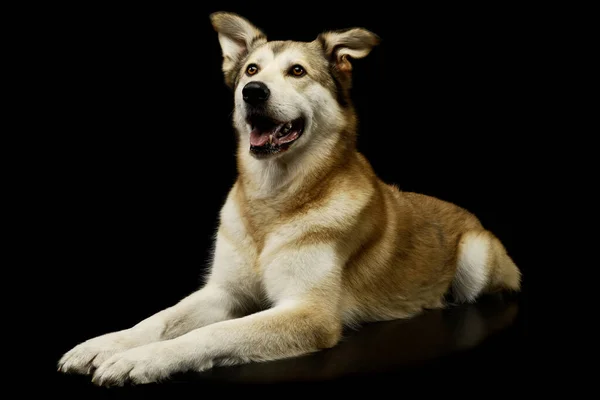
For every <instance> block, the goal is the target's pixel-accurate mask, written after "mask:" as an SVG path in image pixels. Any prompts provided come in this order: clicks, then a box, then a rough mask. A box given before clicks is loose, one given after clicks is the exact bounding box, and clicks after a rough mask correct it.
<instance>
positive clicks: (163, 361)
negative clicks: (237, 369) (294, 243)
mask: <svg viewBox="0 0 600 400" xmlns="http://www.w3.org/2000/svg"><path fill="white" fill-rule="evenodd" d="M271 260H272V262H270V263H266V265H265V268H264V276H265V279H266V289H267V291H268V292H269V295H270V297H271V298H272V299H274V300H275V306H274V307H273V308H271V309H269V310H266V311H261V312H258V313H255V314H252V315H249V316H245V317H242V318H238V319H232V320H228V321H222V322H218V323H215V324H212V325H209V326H206V327H203V328H200V329H197V330H194V331H192V332H189V333H187V334H185V335H182V336H180V337H178V338H175V339H172V340H166V341H163V342H158V343H152V344H150V345H147V346H142V347H138V348H136V349H132V350H129V351H126V352H123V353H119V354H116V355H114V356H113V357H111V358H110V359H108V360H106V362H104V363H103V364H102V365H100V367H99V368H98V369H97V370H96V372H95V374H94V378H93V381H94V382H95V383H96V384H99V385H122V384H124V383H126V382H128V381H130V382H132V383H148V382H155V381H159V380H161V379H164V378H168V377H169V376H170V375H172V374H174V373H177V372H184V371H202V370H206V369H208V368H211V367H213V366H214V365H232V364H239V363H247V362H252V361H267V360H277V359H283V358H288V357H294V356H298V355H302V354H307V353H310V352H314V351H317V350H319V349H323V348H329V347H332V346H334V345H335V344H336V343H337V342H338V340H339V339H340V335H341V328H342V325H341V321H340V316H339V309H338V308H339V295H340V287H341V282H340V280H341V278H340V275H341V273H340V270H341V268H339V267H338V266H337V265H336V263H337V261H336V260H337V257H336V256H335V254H334V252H333V250H331V248H330V247H326V246H325V249H323V248H315V249H314V251H311V250H309V249H306V248H304V249H296V248H292V249H290V250H289V251H287V252H284V253H279V254H277V255H275V256H273V257H271Z"/></svg>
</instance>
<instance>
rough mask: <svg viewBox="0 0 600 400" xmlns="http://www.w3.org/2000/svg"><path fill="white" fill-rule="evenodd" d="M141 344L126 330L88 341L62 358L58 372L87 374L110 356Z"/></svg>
mask: <svg viewBox="0 0 600 400" xmlns="http://www.w3.org/2000/svg"><path fill="white" fill-rule="evenodd" d="M139 344H141V343H138V341H137V340H136V339H135V337H134V336H133V334H132V333H130V332H129V331H128V330H124V331H119V332H113V333H108V334H106V335H102V336H98V337H95V338H93V339H89V340H87V341H85V342H83V343H81V344H79V345H77V346H75V347H74V348H73V349H71V350H69V351H68V352H67V353H65V355H63V356H62V358H61V359H60V361H59V362H58V370H59V371H60V372H65V373H76V374H89V373H91V372H93V371H94V370H95V369H96V368H98V367H99V366H100V365H101V364H102V363H103V362H104V361H106V360H107V359H108V358H110V357H111V356H112V355H114V354H116V353H119V352H122V351H125V350H128V349H131V348H132V347H135V346H138V345H139Z"/></svg>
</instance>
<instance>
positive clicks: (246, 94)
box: [210, 12, 379, 158]
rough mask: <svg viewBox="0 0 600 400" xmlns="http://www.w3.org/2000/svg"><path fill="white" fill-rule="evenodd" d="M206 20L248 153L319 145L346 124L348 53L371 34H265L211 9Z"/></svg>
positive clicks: (358, 53)
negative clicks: (271, 37) (303, 38)
mask: <svg viewBox="0 0 600 400" xmlns="http://www.w3.org/2000/svg"><path fill="white" fill-rule="evenodd" d="M210 19H211V22H212V25H213V27H214V29H215V30H216V31H217V33H218V39H219V43H220V45H221V50H222V54H223V66H222V68H223V73H224V75H225V82H226V84H227V85H228V86H229V87H230V88H232V89H233V92H234V97H235V100H234V101H235V107H234V126H235V128H236V130H237V131H238V133H239V134H240V139H241V140H242V144H243V145H248V146H249V149H250V153H251V154H252V155H253V156H254V157H255V158H267V157H268V158H271V157H278V156H282V155H283V154H284V153H286V154H287V153H292V152H293V151H291V150H292V149H300V148H302V147H307V146H318V143H319V142H320V141H321V140H323V139H325V138H326V137H327V136H328V135H334V134H337V133H339V132H340V131H341V130H343V129H344V128H345V126H344V124H345V123H347V118H345V117H346V115H345V112H346V111H347V110H348V109H350V107H351V106H350V98H349V89H350V86H351V71H352V65H351V63H350V59H351V58H362V57H365V56H366V55H367V54H369V52H370V51H371V49H372V47H373V46H375V45H376V44H377V43H378V42H379V38H378V36H377V35H375V34H373V33H371V32H369V31H367V30H365V29H362V28H353V29H348V30H344V31H330V32H324V33H321V34H319V35H318V36H317V38H316V39H315V40H314V41H312V42H296V41H268V40H267V37H266V35H265V34H264V33H263V32H262V31H261V30H260V29H258V28H257V27H256V26H254V25H253V24H252V23H250V22H249V21H248V20H247V19H245V18H243V17H241V16H239V15H236V14H233V13H227V12H217V13H214V14H211V16H210ZM294 151H295V150H294Z"/></svg>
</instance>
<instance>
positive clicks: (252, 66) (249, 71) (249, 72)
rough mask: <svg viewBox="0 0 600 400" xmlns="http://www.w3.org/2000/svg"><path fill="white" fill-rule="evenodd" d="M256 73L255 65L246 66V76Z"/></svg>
mask: <svg viewBox="0 0 600 400" xmlns="http://www.w3.org/2000/svg"><path fill="white" fill-rule="evenodd" d="M257 72H258V67H257V66H256V64H250V65H248V68H246V73H247V74H248V75H254V74H255V73H257Z"/></svg>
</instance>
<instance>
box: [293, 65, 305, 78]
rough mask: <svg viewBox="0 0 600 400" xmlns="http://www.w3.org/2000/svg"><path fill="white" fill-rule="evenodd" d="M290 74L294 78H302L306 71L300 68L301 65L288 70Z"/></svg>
mask: <svg viewBox="0 0 600 400" xmlns="http://www.w3.org/2000/svg"><path fill="white" fill-rule="evenodd" d="M290 73H291V74H292V75H294V76H302V75H304V74H305V73H306V71H304V68H302V66H301V65H294V66H293V67H292V68H291V69H290Z"/></svg>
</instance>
